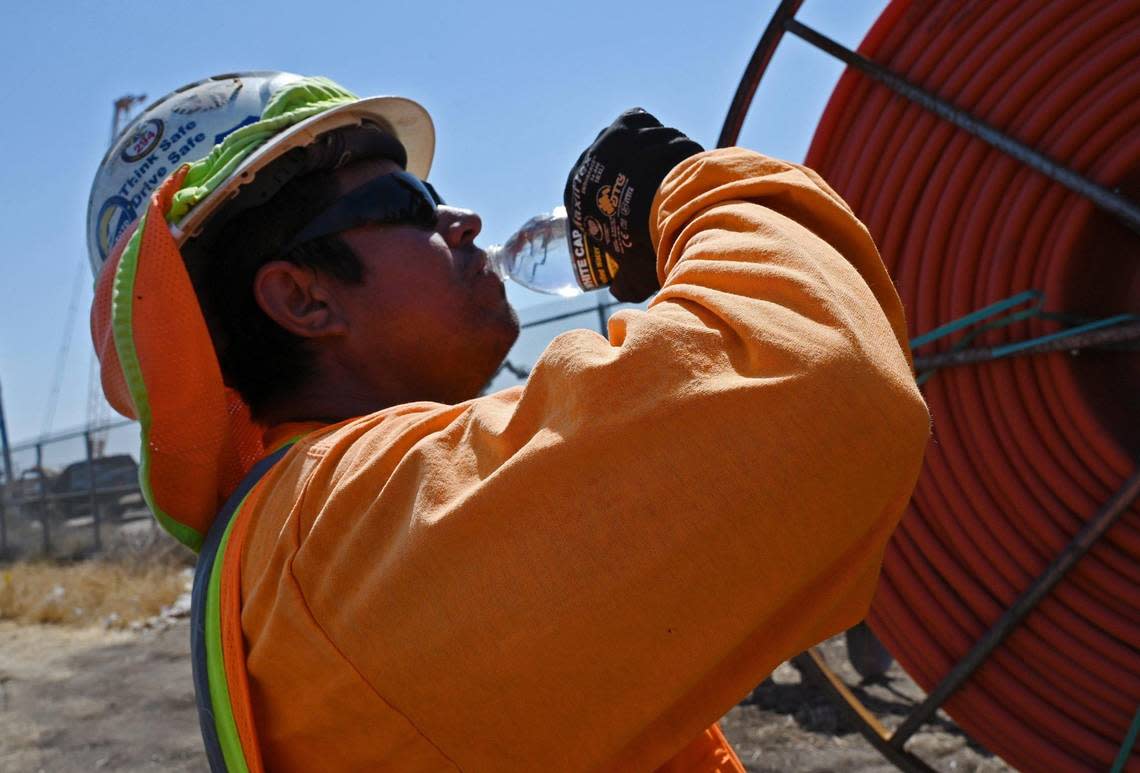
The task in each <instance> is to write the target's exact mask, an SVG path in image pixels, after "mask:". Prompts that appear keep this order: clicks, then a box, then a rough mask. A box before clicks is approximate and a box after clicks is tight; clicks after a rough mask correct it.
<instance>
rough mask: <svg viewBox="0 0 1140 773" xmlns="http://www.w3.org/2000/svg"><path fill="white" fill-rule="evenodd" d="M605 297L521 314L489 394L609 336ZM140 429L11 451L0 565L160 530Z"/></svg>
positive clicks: (1, 494) (117, 427)
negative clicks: (546, 361) (544, 357)
mask: <svg viewBox="0 0 1140 773" xmlns="http://www.w3.org/2000/svg"><path fill="white" fill-rule="evenodd" d="M606 298H608V296H602V295H601V294H600V293H599V294H595V295H591V296H580V297H578V298H572V299H567V300H559V301H556V302H553V303H548V304H542V305H539V306H531V307H529V308H526V309H524V310H522V311H521V312H520V314H519V317H520V323H521V327H522V331H521V334H520V335H519V340H518V342H516V344H515V346H514V348H512V349H511V351H510V353H509V354H508V355H507V360H506V362H505V363H504V364H503V367H502V368H500V370H499V372H498V373H497V374H496V375H495V378H494V379H493V380H492V381H491V383H490V384H489V385H488V387H487V391H496V390H499V389H503V388H506V387H508V386H513V385H514V384H517V383H520V382H522V381H524V380H526V377H527V375H528V374H529V373H530V368H531V365H533V363H534V361H535V360H536V359H537V358H538V356H539V355H540V354H541V353H542V350H543V349H545V348H546V345H547V344H549V343H550V341H551V339H553V338H554V337H555V336H556V335H558V334H559V333H563V332H566V331H568V330H573V329H577V328H593V329H596V330H598V331H599V332H601V333H602V334H603V335H605V330H606V323H607V320H608V319H609V315H610V314H611V313H612V312H613V310H614V309H615V308H616V307H617V306H618V305H619V304H616V303H613V302H608V301H607V300H605V299H606ZM138 452H139V434H138V426H137V424H135V423H134V422H132V421H126V420H122V421H118V422H115V423H111V424H106V425H102V426H97V427H88V428H86V429H80V430H75V431H73V432H66V433H60V434H56V435H48V436H44V437H41V438H38V439H36V440H33V441H29V442H25V443H20V444H17V445H14V446H12V448H11V459H12V477H11V480H6V479H5V477H4V475H3V473H2V471H0V484H2V485H0V560H5V559H8V560H10V559H15V558H32V557H50V558H81V557H85V556H90V555H94V554H96V553H99V552H101V551H103V550H105V549H106V548H107V547H109V546H111V545H114V544H116V543H117V542H119V541H121V540H122V539H124V538H127V539H129V538H130V537H131V536H132V535H133V536H135V537H139V536H149V534H150V532H153V530H155V528H156V527H155V522H154V520H153V519H151V518H150V517H149V516H150V513H149V511H148V509H147V506H146V503H145V502H144V501H143V498H142V493H141V491H140V489H139V479H138Z"/></svg>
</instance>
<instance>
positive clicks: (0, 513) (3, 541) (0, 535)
mask: <svg viewBox="0 0 1140 773" xmlns="http://www.w3.org/2000/svg"><path fill="white" fill-rule="evenodd" d="M10 486H11V484H10V483H9V484H8V485H6V486H5V487H4V491H3V492H0V561H3V560H4V559H6V558H7V557H8V499H9V496H8V494H9V491H10Z"/></svg>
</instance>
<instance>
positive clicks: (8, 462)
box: [0, 388, 13, 491]
mask: <svg viewBox="0 0 1140 773" xmlns="http://www.w3.org/2000/svg"><path fill="white" fill-rule="evenodd" d="M0 445H2V446H3V447H4V481H5V484H6V485H5V488H4V490H5V491H11V490H12V483H13V479H12V449H11V447H10V446H9V445H8V423H7V422H6V421H5V420H4V390H3V389H2V388H0Z"/></svg>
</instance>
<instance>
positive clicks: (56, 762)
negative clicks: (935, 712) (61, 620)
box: [0, 619, 1009, 773]
mask: <svg viewBox="0 0 1140 773" xmlns="http://www.w3.org/2000/svg"><path fill="white" fill-rule="evenodd" d="M188 642H189V636H188V632H187V623H186V621H185V619H181V620H176V621H166V622H164V623H163V624H162V625H160V626H158V627H157V628H156V629H150V630H142V631H106V630H102V629H95V628H91V629H78V630H77V629H73V628H65V627H61V626H27V625H18V624H15V623H10V622H0V771H13V772H15V771H45V772H53V771H67V772H68V773H71V772H73V771H76V772H77V771H90V770H108V771H201V770H205V769H206V764H205V758H204V757H203V755H202V752H201V741H200V739H199V736H198V724H197V717H196V714H195V709H194V695H193V688H192V686H191V681H190V659H189V643H188ZM824 646H825V651H826V653H827V656H828V659H829V661H830V662H831V663H833V664H834V665H839V664H840V663H845V662H846V660H845V657H844V649H843V647H844V645H843V641H842V638H841V637H840V638H836V639H833V640H832V641H830V642H828V643H827V644H826V645H824ZM843 676H844V678H845V679H847V680H848V682H849V683H854V682H857V677H856V676H855V674H854V672H853V671H852V670H851V669H850V667H849V666H846V667H845V668H844V671H843ZM858 689H859V692H860V693H861V695H860V697H861V698H862V699H863V700H864V701H865V702H866V703H868V705H869V707H871V708H872V709H873V710H874V711H875V712H876V713H877V714H878V716H879V717H880V718H883V719H884V720H885V721H886V722H887V724H897V723H898V722H899V721H901V718H902V716H903V715H905V713H906V712H907V710H908V709H909V707H910V706H912V705H913V704H914V703H915V700H916V698H920V697H921V692H919V690H918V688H917V687H915V686H914V684H913V683H912V682H911V681H910V680H909V679H907V678H906V676H905V674H903V673H902V671H901V670H900V669H899V668H898V666H893V667H892V669H891V671H889V672H888V674H887V678H886V679H885V680H884V681H882V682H881V683H879V684H875V685H871V686H863V687H859V688H858ZM723 726H724V729H725V732H726V734H727V735H728V737H729V739H730V740H731V741H732V743H733V744H734V745H735V746H736V749H737V753H738V754H739V755H740V758H741V760H742V761H743V762H744V764H745V766H746V767H747V768H748V770H749V771H753V772H755V773H759V772H760V771H780V772H781V773H782V772H784V771H820V772H822V771H884V772H886V771H891V770H893V769H894V768H892V767H891V765H890V764H889V763H887V762H886V761H885V760H884V759H883V758H882V757H880V756H879V754H878V753H877V752H876V751H875V750H874V749H872V748H871V746H870V745H869V744H868V743H867V742H866V741H864V740H863V738H862V737H861V736H860V735H859V734H858V733H857V732H856V730H855V728H854V727H853V726H851V725H850V724H849V723H847V722H845V721H844V720H843V718H842V715H841V714H840V713H839V712H838V711H837V710H836V709H835V708H834V707H833V706H832V705H831V704H830V703H828V700H827V698H826V697H825V696H824V694H823V693H822V692H821V691H820V690H819V689H818V688H816V687H813V686H812V685H811V684H807V683H805V682H804V681H803V680H801V678H800V675H799V672H798V671H797V670H796V669H795V668H793V667H792V666H791V665H790V664H784V665H781V666H780V668H778V669H777V670H776V672H775V673H774V674H773V675H772V678H770V679H769V680H767V681H765V682H764V684H762V685H760V686H759V687H758V688H757V689H756V690H755V691H754V692H753V694H752V695H751V696H750V697H749V698H748V699H747V700H745V701H744V702H743V703H742V704H741V705H740V706H738V707H737V708H735V709H733V710H732V711H731V712H730V713H729V714H728V715H727V716H726V717H725V719H724V721H723ZM908 748H910V749H911V750H912V751H913V752H915V753H917V754H919V755H921V756H922V757H923V758H924V759H925V760H926V761H927V762H928V763H930V764H931V765H932V766H933V767H935V768H936V769H938V770H940V771H947V772H949V771H953V772H954V773H997V771H1006V770H1009V768H1007V767H1006V766H1005V765H1003V764H1002V763H1001V761H1000V760H998V759H997V758H995V757H993V756H991V755H989V754H988V753H986V752H985V751H984V750H981V749H979V748H976V747H974V746H972V745H971V744H970V742H969V741H968V739H967V738H966V737H965V736H964V735H963V734H962V733H961V731H960V730H958V728H957V727H956V726H954V725H953V723H952V722H950V721H949V720H948V719H947V718H945V717H944V716H943V717H940V718H939V720H938V722H937V723H935V724H934V725H933V726H928V727H927V728H926V730H925V731H924V732H922V733H919V734H918V735H916V736H915V738H914V739H913V740H912V741H911V743H910V746H909V747H908Z"/></svg>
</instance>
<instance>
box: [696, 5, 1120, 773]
mask: <svg viewBox="0 0 1140 773" xmlns="http://www.w3.org/2000/svg"><path fill="white" fill-rule="evenodd" d="M802 5H803V0H783V2H781V3H780V5H779V6H778V7H777V8H776V11H775V13H774V14H773V15H772V19H771V20H770V21H769V22H768V26H767V28H766V29H765V30H764V34H763V35H762V36H761V38H760V42H759V43H758V44H757V46H756V50H755V51H754V52H753V54H752V58H751V60H750V61H749V63H748V66H747V68H746V69H745V71H744V75H743V77H742V78H741V80H740V85H739V86H738V87H737V90H736V94H735V96H734V97H733V100H732V105H731V107H730V108H729V111H728V115H727V117H726V118H725V121H724V126H723V128H722V129H721V133H720V138H719V140H718V141H717V147H721V148H723V147H729V146H731V145H734V144H735V143H736V140H737V138H738V137H739V136H740V129H741V126H742V125H743V124H744V118H745V116H746V115H747V113H748V108H749V107H750V106H751V104H752V98H753V96H754V95H755V93H756V89H757V87H758V86H759V85H760V79H761V78H762V77H763V75H764V71H765V70H766V69H767V67H768V64H769V63H770V62H771V60H772V56H773V55H774V54H775V51H776V47H777V46H778V45H779V43H780V40H781V39H782V38H783V36H784V33H785V32H790V33H791V34H793V35H796V36H797V37H799V38H801V39H802V40H804V41H806V42H807V43H809V44H810V45H812V46H815V47H816V48H818V49H820V50H821V51H823V52H825V53H827V54H830V55H831V56H833V57H835V58H836V59H839V60H840V61H842V62H844V63H845V64H847V65H848V66H849V67H853V68H855V69H856V70H859V71H860V72H862V73H864V74H865V75H867V76H869V77H871V78H873V79H875V80H876V81H878V82H880V83H882V84H883V85H885V86H887V87H888V88H890V89H891V90H892V91H894V92H895V93H897V94H900V95H901V96H903V97H906V98H907V99H909V100H911V101H912V102H915V103H916V104H918V105H920V106H921V107H924V108H926V109H927V110H930V111H931V112H932V113H934V114H935V115H937V116H939V117H940V118H942V119H944V120H946V121H949V122H950V123H952V124H954V125H955V126H957V127H958V128H960V129H963V130H965V131H967V132H969V133H970V134H972V135H974V136H975V137H978V138H979V139H981V140H983V141H985V142H987V143H989V144H990V145H992V146H993V147H995V148H997V149H998V150H1001V151H1002V152H1004V153H1006V154H1007V155H1009V156H1011V157H1012V158H1014V159H1016V160H1018V161H1021V162H1022V163H1023V164H1025V165H1026V166H1029V167H1030V168H1032V169H1034V170H1036V171H1038V172H1040V173H1041V174H1044V175H1046V176H1047V177H1049V178H1050V179H1052V180H1055V181H1056V182H1059V183H1061V184H1062V185H1064V186H1065V187H1067V188H1069V189H1070V190H1072V191H1073V192H1075V193H1077V194H1079V195H1081V196H1083V197H1085V198H1086V199H1088V200H1089V201H1091V202H1092V203H1094V204H1096V205H1097V206H1098V207H1099V208H1101V209H1102V210H1104V211H1106V212H1109V213H1111V214H1113V215H1115V216H1116V217H1117V218H1118V219H1119V220H1121V221H1122V222H1123V223H1124V224H1125V225H1127V226H1128V227H1129V228H1131V229H1132V230H1133V231H1136V232H1137V233H1140V206H1138V205H1137V204H1136V203H1135V202H1133V201H1131V200H1130V199H1128V198H1126V197H1124V196H1121V195H1119V194H1117V193H1115V192H1114V191H1111V190H1109V189H1107V188H1105V187H1103V186H1101V185H1100V184H1098V183H1096V182H1094V181H1092V180H1090V179H1088V178H1087V177H1085V176H1084V175H1082V174H1080V173H1079V172H1076V171H1075V170H1073V169H1070V168H1069V167H1067V166H1065V165H1064V164H1062V163H1060V162H1058V161H1055V160H1054V159H1051V158H1049V157H1048V156H1046V155H1044V154H1042V153H1040V152H1039V151H1037V150H1035V149H1034V148H1032V147H1030V146H1028V145H1025V144H1024V143H1022V142H1020V141H1018V140H1016V139H1014V138H1013V137H1010V136H1009V135H1007V134H1005V133H1004V132H1003V131H1001V130H1000V129H998V128H996V127H994V126H991V125H989V124H987V123H985V122H984V121H982V120H980V119H978V118H977V117H976V116H974V115H972V114H970V113H969V112H967V111H965V110H963V109H961V108H959V107H957V106H955V105H954V104H952V103H950V102H947V101H946V100H944V99H942V98H940V97H938V96H936V95H934V94H931V93H930V92H928V91H926V90H925V89H923V88H921V87H920V86H917V85H915V84H913V83H911V82H910V81H908V80H906V79H905V78H903V77H901V76H899V75H897V74H896V73H894V72H891V71H890V70H888V69H886V68H884V67H882V66H880V65H879V64H877V63H875V62H874V61H872V60H870V59H868V58H866V57H864V56H862V55H861V54H859V53H857V52H855V51H851V50H850V49H847V48H845V47H844V46H842V45H840V44H839V43H837V42H836V41H834V40H832V39H830V38H828V37H826V36H825V35H823V34H821V33H820V32H818V31H816V30H814V29H812V28H810V27H807V26H805V25H804V24H802V23H801V22H799V21H797V20H796V18H795V15H796V13H797V12H798V11H799V9H800V6H802ZM1136 340H1140V323H1131V324H1126V325H1121V326H1119V327H1117V328H1114V329H1112V330H1104V331H1096V332H1091V333H1081V334H1075V335H1072V336H1065V337H1061V338H1058V339H1055V340H1053V341H1050V342H1048V343H1045V344H1042V345H1039V346H1035V347H1032V348H1029V349H1026V350H1024V351H1023V352H1020V353H1019V355H1032V354H1037V353H1041V352H1049V351H1063V350H1076V349H1080V348H1085V347H1100V346H1109V345H1113V344H1119V343H1122V342H1126V341H1136ZM993 357H994V355H993V353H992V351H991V350H988V349H985V348H977V349H966V350H963V351H958V352H951V353H947V354H941V355H933V356H930V357H925V358H924V357H918V358H916V360H915V365H916V367H917V368H918V369H919V370H924V369H927V368H932V367H947V366H955V365H967V364H971V363H977V362H984V361H986V360H990V359H993ZM1138 496H1140V468H1138V469H1137V472H1135V473H1134V474H1133V475H1132V477H1130V478H1129V479H1128V480H1127V481H1125V483H1124V485H1123V486H1121V488H1120V489H1119V490H1118V491H1117V492H1116V493H1115V494H1113V496H1112V497H1111V498H1110V499H1109V500H1108V502H1107V503H1105V505H1104V506H1103V507H1102V508H1101V509H1100V510H1099V511H1098V512H1097V513H1096V514H1095V515H1094V516H1093V517H1092V518H1091V519H1089V520H1088V521H1087V522H1086V523H1085V525H1084V526H1083V527H1082V529H1081V530H1080V532H1079V533H1078V534H1077V535H1076V536H1075V537H1074V538H1073V540H1072V541H1071V542H1070V543H1069V545H1067V546H1066V547H1065V549H1064V550H1063V551H1062V552H1061V554H1060V555H1059V556H1057V558H1056V559H1054V560H1053V562H1052V563H1051V564H1049V566H1048V567H1047V568H1046V569H1045V571H1044V572H1043V573H1042V574H1041V575H1040V576H1039V577H1038V578H1037V579H1036V580H1035V581H1034V582H1033V584H1032V585H1030V586H1029V588H1028V589H1027V590H1026V591H1025V592H1024V593H1022V595H1021V596H1020V597H1019V598H1018V599H1017V601H1015V602H1014V604H1013V606H1011V607H1010V608H1009V609H1007V610H1006V611H1005V613H1004V614H1002V616H1001V617H1000V618H998V620H997V621H996V622H995V623H994V624H993V626H992V627H991V628H990V629H989V631H987V632H986V633H985V635H983V636H982V637H981V638H980V639H979V640H978V641H977V642H976V643H975V644H974V646H973V648H972V649H971V650H970V651H969V652H968V653H967V654H966V656H965V657H963V658H962V660H960V661H959V662H958V664H957V665H955V666H954V668H952V669H951V670H950V672H949V673H948V674H947V675H946V676H945V677H944V678H943V679H942V681H941V682H940V683H939V684H938V685H937V686H936V687H935V688H934V690H933V691H932V692H931V693H930V694H929V695H928V696H927V697H926V699H925V700H924V701H923V702H922V703H921V704H919V705H918V706H917V707H916V708H915V709H914V711H912V712H911V713H910V715H909V716H907V717H906V719H905V720H903V722H902V724H901V725H900V726H899V727H898V729H896V730H895V731H894V732H891V731H890V730H888V729H887V728H886V727H885V726H884V725H883V724H882V723H881V722H879V720H878V719H877V718H876V717H875V715H874V714H873V713H871V711H869V710H868V709H867V707H866V706H864V705H863V704H862V702H861V701H860V700H859V699H858V698H857V697H856V696H855V694H854V693H852V691H851V690H850V689H848V687H847V685H846V684H844V682H843V681H842V680H841V679H840V678H839V677H838V676H837V675H836V674H835V672H834V671H833V670H832V669H831V668H830V667H829V666H828V665H827V661H826V660H825V659H824V657H823V655H822V653H821V652H820V651H819V650H818V649H816V648H812V649H810V650H808V651H807V652H805V653H803V654H801V655H799V656H797V657H796V659H795V663H796V665H797V666H798V667H799V669H800V670H801V672H802V673H804V675H805V676H806V677H808V678H811V679H813V680H814V681H815V682H817V683H818V684H819V685H820V686H821V687H822V688H823V689H824V690H825V691H827V692H828V694H829V695H830V696H831V698H832V699H833V700H834V701H835V703H836V704H837V705H838V707H839V708H840V709H841V710H842V711H843V712H844V713H845V714H846V715H847V717H848V718H849V719H850V720H852V722H853V723H854V724H855V725H856V726H857V727H858V728H859V731H860V733H862V735H863V736H864V737H865V738H867V740H868V741H869V742H870V743H871V744H872V745H873V746H874V747H875V748H876V749H878V750H879V752H881V753H882V754H883V756H884V757H886V759H888V760H889V761H890V762H892V763H893V764H894V765H895V766H896V767H897V768H899V769H900V770H904V771H908V773H932V772H933V770H934V769H933V768H931V767H930V766H929V765H927V764H926V763H925V762H923V761H922V760H921V759H920V758H918V757H917V756H915V755H914V754H912V753H910V752H908V751H907V750H906V749H905V748H904V747H905V744H906V742H907V741H908V740H909V739H910V738H911V736H913V735H914V733H915V732H916V731H918V729H919V728H921V727H922V725H924V724H925V723H926V722H928V721H929V720H930V719H931V718H932V717H933V716H934V714H935V712H937V711H938V709H939V707H941V706H942V705H943V704H944V703H945V702H946V700H947V699H948V698H949V697H950V696H951V695H952V694H953V693H954V692H955V691H956V690H957V689H958V688H959V687H961V686H962V685H963V684H964V683H965V682H966V681H967V680H968V679H969V678H970V676H971V675H972V674H973V673H974V672H975V671H976V670H977V669H978V667H979V666H981V665H982V663H984V662H985V660H986V658H987V657H988V656H989V655H990V653H992V652H993V651H994V650H995V649H996V648H997V647H998V646H999V645H1000V644H1001V642H1002V641H1003V640H1004V639H1005V638H1006V637H1007V636H1008V635H1009V634H1010V633H1012V632H1013V631H1014V630H1015V629H1016V628H1017V626H1018V625H1020V623H1021V622H1022V621H1023V620H1024V619H1025V617H1026V615H1028V614H1029V612H1030V611H1031V610H1032V609H1033V608H1034V607H1035V606H1036V604H1037V603H1038V602H1039V601H1041V599H1043V598H1044V597H1045V596H1046V595H1048V593H1049V592H1050V591H1051V590H1052V588H1053V587H1054V586H1055V585H1056V584H1057V583H1058V582H1059V581H1060V580H1061V579H1062V578H1063V577H1064V576H1065V573H1066V572H1068V570H1069V569H1071V568H1072V567H1073V565H1075V564H1076V563H1077V561H1079V560H1080V558H1081V557H1082V556H1083V555H1084V554H1085V553H1087V552H1088V550H1089V548H1091V547H1092V546H1093V545H1094V544H1095V543H1096V541H1097V540H1098V539H1100V537H1101V536H1103V535H1104V534H1105V533H1106V532H1107V531H1108V529H1109V528H1110V527H1111V526H1112V525H1113V524H1114V523H1115V522H1116V521H1117V519H1118V518H1119V517H1120V516H1121V514H1123V513H1124V512H1125V511H1126V510H1127V509H1128V507H1129V506H1130V505H1131V504H1132V503H1133V502H1134V501H1135V500H1136V499H1137V497H1138Z"/></svg>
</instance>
